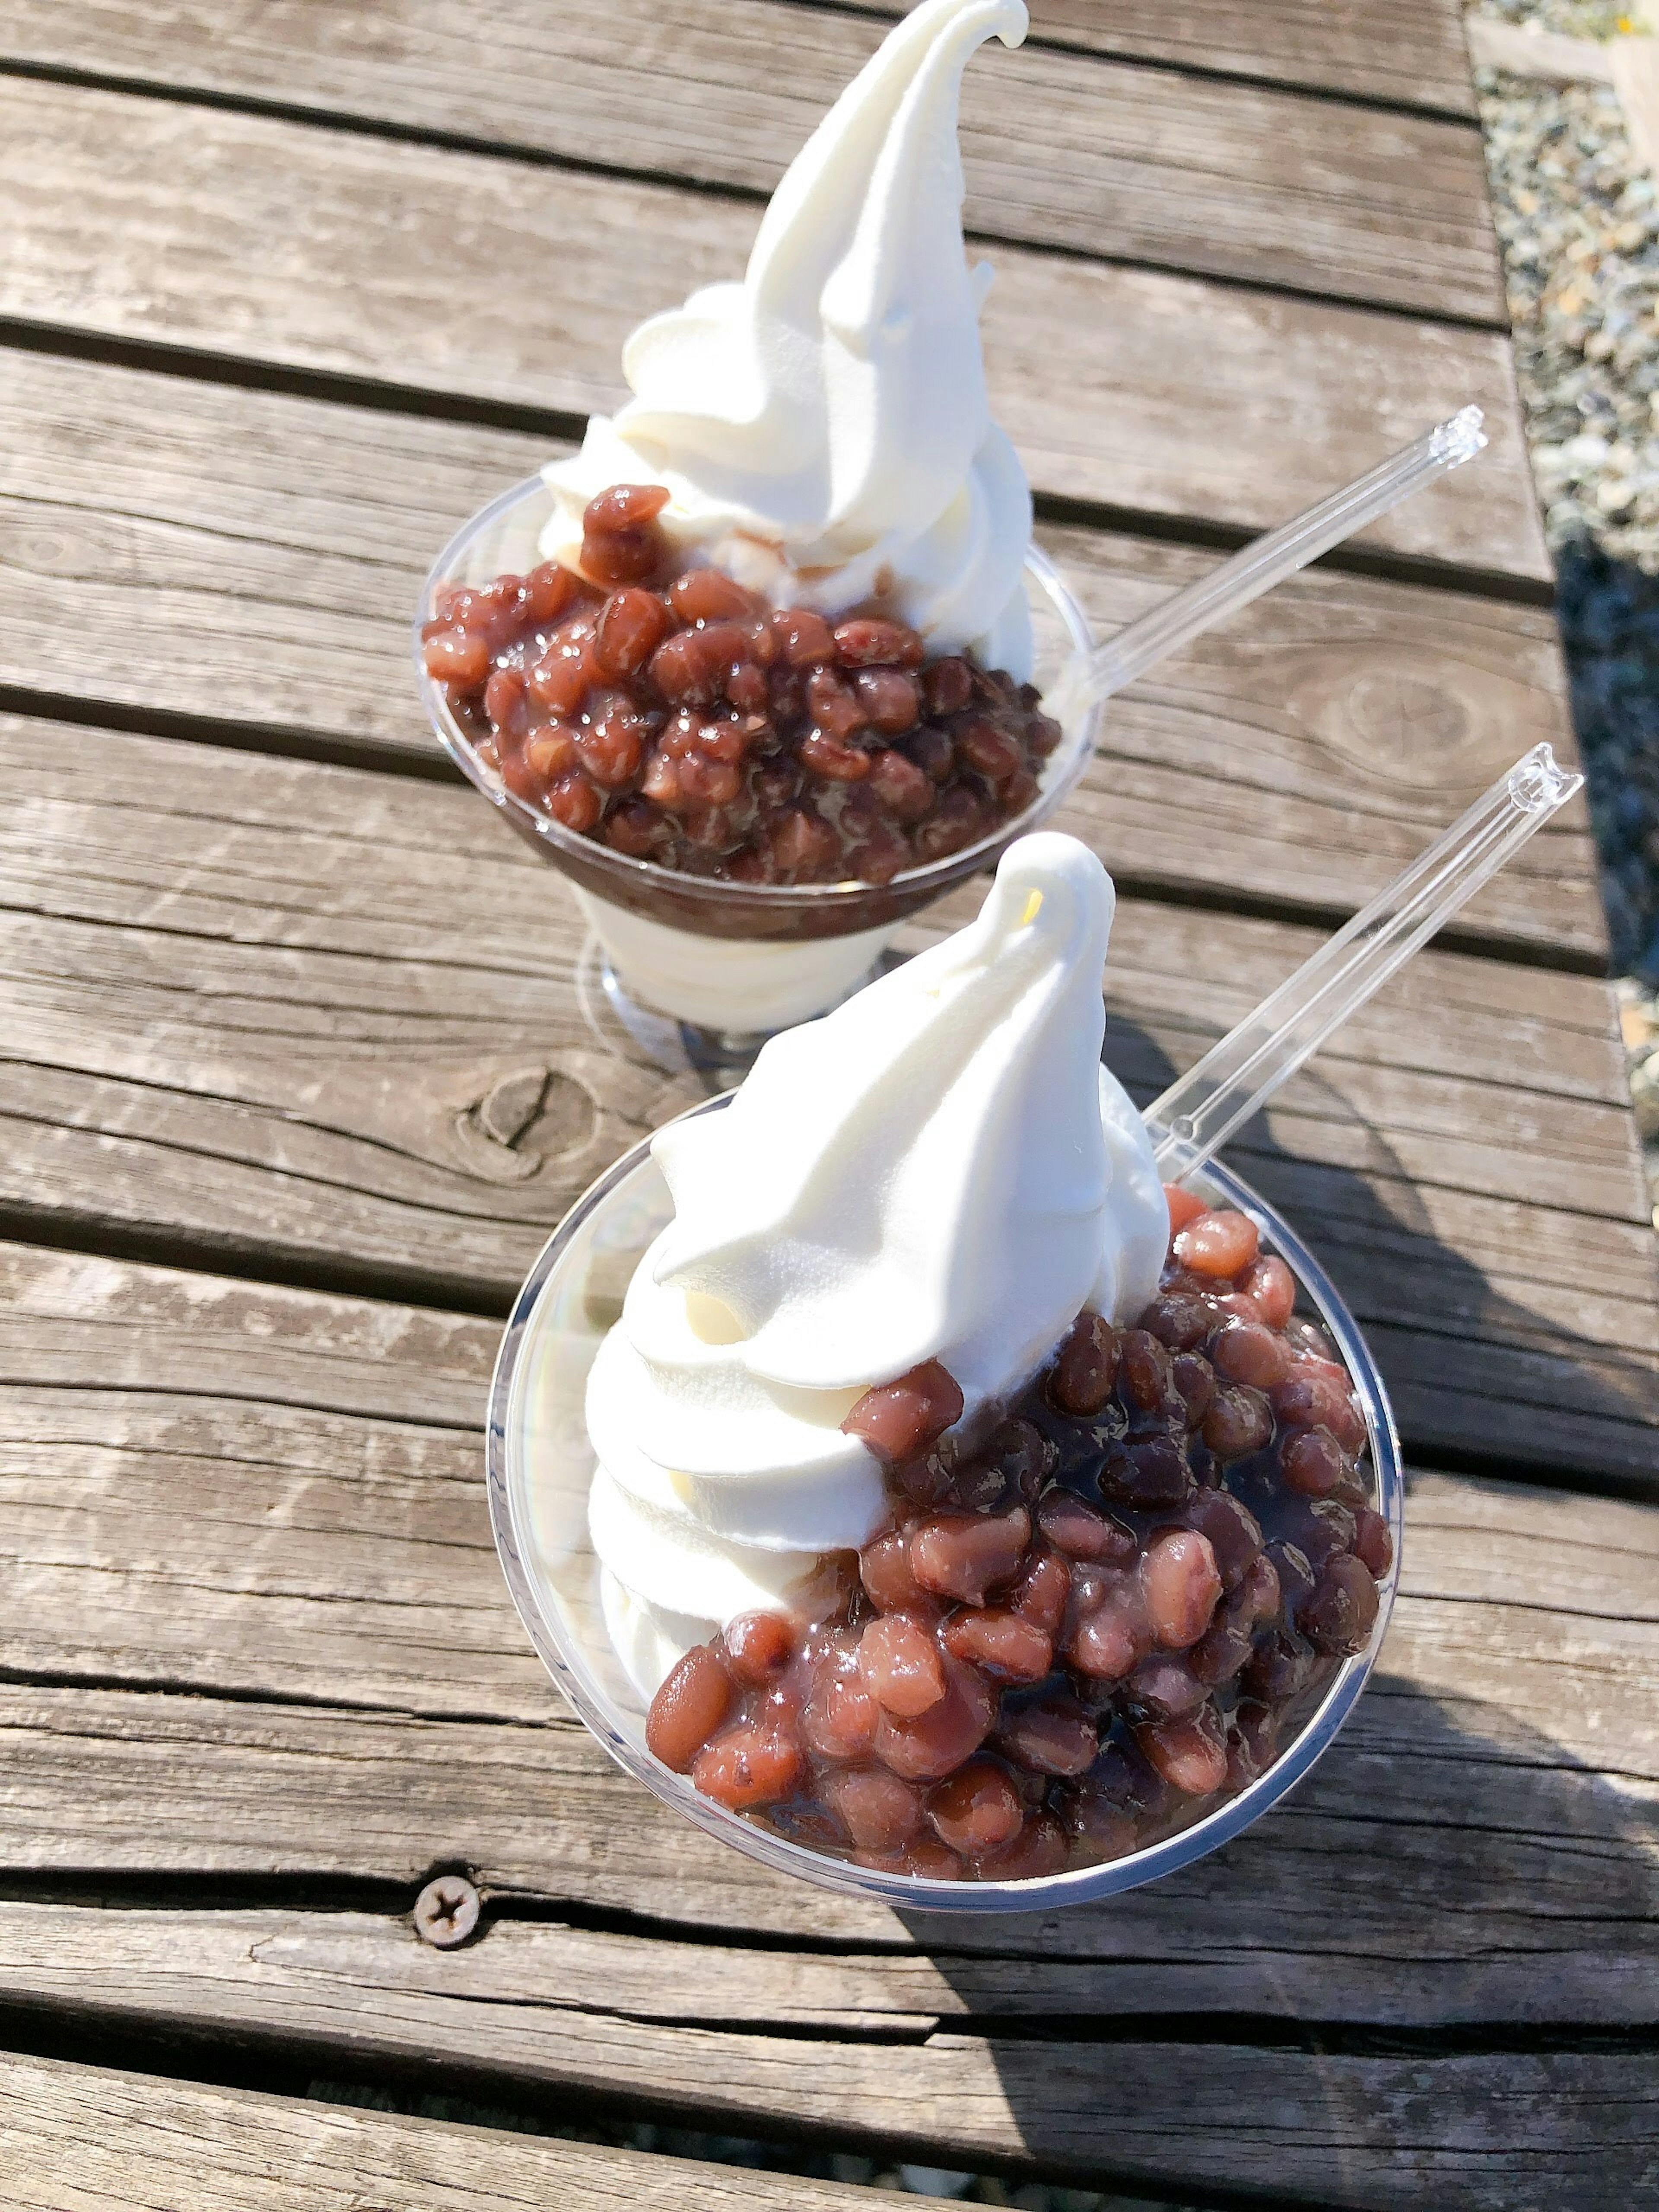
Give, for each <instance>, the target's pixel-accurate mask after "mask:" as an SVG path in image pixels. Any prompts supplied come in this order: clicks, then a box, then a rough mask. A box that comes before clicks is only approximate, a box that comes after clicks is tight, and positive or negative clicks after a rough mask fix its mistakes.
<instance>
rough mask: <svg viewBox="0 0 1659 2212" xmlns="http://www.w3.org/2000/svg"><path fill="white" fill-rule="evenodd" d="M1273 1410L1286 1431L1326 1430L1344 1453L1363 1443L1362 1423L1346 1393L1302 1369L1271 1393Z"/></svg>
mask: <svg viewBox="0 0 1659 2212" xmlns="http://www.w3.org/2000/svg"><path fill="white" fill-rule="evenodd" d="M1273 1410H1274V1412H1275V1413H1277V1414H1278V1415H1279V1419H1280V1420H1281V1421H1283V1422H1284V1423H1285V1425H1286V1427H1291V1428H1309V1429H1314V1428H1322V1429H1328V1431H1330V1433H1331V1435H1332V1436H1333V1437H1335V1439H1336V1441H1337V1443H1340V1444H1341V1445H1342V1446H1343V1447H1344V1448H1345V1449H1346V1450H1349V1451H1358V1449H1359V1447H1360V1445H1361V1444H1363V1443H1364V1441H1365V1419H1364V1414H1363V1413H1361V1412H1360V1410H1359V1408H1358V1407H1357V1406H1356V1405H1355V1404H1354V1402H1353V1400H1352V1397H1351V1396H1350V1395H1348V1392H1347V1390H1346V1388H1345V1387H1344V1385H1343V1384H1342V1383H1336V1382H1333V1381H1331V1380H1330V1379H1329V1377H1328V1376H1324V1375H1321V1374H1317V1373H1312V1372H1310V1371H1309V1370H1306V1369H1305V1368H1295V1367H1293V1368H1292V1369H1291V1372H1290V1374H1289V1376H1287V1377H1286V1379H1285V1381H1284V1382H1283V1383H1279V1385H1278V1386H1277V1388H1276V1389H1274V1390H1273Z"/></svg>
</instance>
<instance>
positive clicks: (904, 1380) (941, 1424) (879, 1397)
mask: <svg viewBox="0 0 1659 2212" xmlns="http://www.w3.org/2000/svg"><path fill="white" fill-rule="evenodd" d="M962 1407H963V1398H962V1391H961V1389H960V1387H959V1386H958V1384H957V1380H956V1377H955V1376H953V1375H952V1374H951V1371H950V1370H949V1369H948V1368H946V1367H943V1366H941V1365H940V1364H939V1361H938V1360H937V1359H925V1360H924V1361H923V1362H922V1364H921V1366H920V1367H913V1368H912V1369H911V1370H910V1371H909V1373H908V1375H901V1376H899V1377H898V1379H897V1381H896V1382H894V1383H877V1384H876V1386H875V1388H874V1389H870V1390H866V1392H865V1394H864V1395H863V1396H862V1397H861V1398H860V1400H859V1401H858V1403H857V1405H856V1406H854V1408H853V1410H852V1412H851V1413H848V1416H847V1419H845V1420H844V1421H843V1422H842V1431H843V1432H844V1433H845V1434H846V1435H848V1436H849V1437H861V1438H862V1439H863V1441H864V1442H865V1443H866V1444H868V1445H869V1447H870V1449H871V1450H872V1452H874V1453H875V1455H876V1456H877V1458H878V1459H879V1460H882V1461H883V1462H885V1464H886V1465H888V1466H892V1465H893V1464H894V1463H895V1462H896V1461H898V1460H903V1459H913V1458H915V1455H917V1454H918V1453H920V1452H925V1451H926V1450H927V1448H928V1446H929V1445H930V1444H934V1443H938V1442H939V1438H940V1437H942V1436H943V1435H944V1434H945V1431H946V1429H948V1428H950V1427H951V1425H952V1424H953V1423H954V1422H957V1421H959V1420H960V1419H962Z"/></svg>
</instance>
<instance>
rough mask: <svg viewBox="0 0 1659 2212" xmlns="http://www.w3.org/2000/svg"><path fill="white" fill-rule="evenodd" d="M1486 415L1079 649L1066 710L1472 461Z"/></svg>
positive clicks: (1152, 662) (1439, 432)
mask: <svg viewBox="0 0 1659 2212" xmlns="http://www.w3.org/2000/svg"><path fill="white" fill-rule="evenodd" d="M1484 420H1485V417H1484V416H1482V414H1481V412H1480V409H1479V408H1478V407H1466V408H1464V410H1462V414H1459V415H1454V416H1452V417H1451V419H1450V421H1449V422H1442V423H1440V424H1439V425H1438V427H1437V428H1435V429H1432V430H1430V431H1428V432H1426V433H1425V435H1423V436H1422V437H1420V438H1419V439H1418V440H1417V441H1415V443H1414V444H1412V445H1409V446H1407V447H1404V449H1403V450H1402V451H1401V452H1400V453H1396V454H1395V456H1394V458H1393V459H1392V460H1388V461H1384V462H1383V463H1382V464H1381V465H1380V466H1379V467H1376V468H1374V469H1372V470H1370V471H1369V472H1368V473H1367V474H1366V475H1364V476H1363V477H1356V478H1355V480H1354V481H1353V483H1351V484H1346V485H1345V486H1344V487H1343V489H1341V490H1340V491H1335V492H1333V493H1332V494H1331V495H1330V497H1329V498H1328V499H1322V500H1321V501H1320V502H1319V504H1318V505H1317V506H1316V507H1310V508H1309V509H1308V510H1307V512H1306V513H1305V514H1298V515H1297V517H1296V519H1295V520H1293V521H1291V522H1286V523H1285V524H1284V525H1282V526H1281V527H1280V528H1279V529H1278V530H1273V531H1269V532H1268V533H1267V536H1266V537H1265V538H1257V539H1256V540H1255V543H1254V544H1249V545H1246V546H1245V547H1244V548H1243V550H1242V551H1240V552H1237V553H1235V554H1234V555H1233V556H1232V558H1231V561H1224V562H1222V563H1221V565H1220V567H1219V568H1212V570H1211V572H1210V574H1208V575H1207V576H1200V579H1199V580H1198V581H1197V583H1195V584H1189V585H1188V587H1187V589H1186V590H1185V591H1184V592H1176V593H1175V595H1174V597H1173V598H1171V599H1166V600H1164V604H1163V605H1161V606H1157V607H1154V608H1153V609H1152V612H1151V613H1150V614H1146V615H1142V616H1141V617H1140V618H1139V621H1138V622H1132V623H1127V624H1126V625H1125V627H1124V628H1123V629H1121V630H1120V631H1119V632H1118V634H1117V635H1116V636H1115V638H1112V639H1110V640H1109V641H1108V643H1106V644H1105V645H1103V646H1101V647H1098V648H1097V650H1096V651H1095V652H1094V653H1091V654H1089V655H1088V657H1087V658H1086V659H1085V658H1083V657H1081V656H1079V659H1076V660H1073V662H1072V663H1071V664H1070V665H1069V666H1068V667H1066V669H1065V670H1064V671H1063V672H1062V674H1061V675H1060V680H1059V684H1057V686H1056V690H1058V691H1060V693H1061V694H1062V695H1063V696H1064V699H1065V703H1066V713H1067V714H1074V713H1075V712H1076V711H1077V710H1078V708H1079V707H1083V706H1086V705H1088V704H1089V703H1090V702H1091V701H1094V700H1100V699H1109V698H1110V697H1111V696H1112V694H1113V693H1114V692H1115V691H1121V690H1123V688H1124V686H1125V685H1126V684H1133V682H1134V681H1135V679H1136V678H1137V677H1139V676H1144V675H1145V674H1146V671H1147V670H1148V669H1149V668H1152V667H1155V666H1156V665H1158V662H1159V661H1160V660H1164V659H1168V657H1169V655H1170V653H1178V652H1179V651H1180V649H1181V647H1182V646H1184V645H1190V644H1191V642H1192V641H1193V640H1194V638H1195V637H1200V636H1202V635H1203V634H1204V632H1205V631H1206V630H1207V629H1213V628H1214V627H1215V625H1216V624H1217V623H1219V622H1225V620H1226V618H1227V617H1228V616H1229V615H1234V614H1237V612H1238V611H1239V609H1240V608H1241V607H1247V606H1249V604H1250V602H1251V600H1252V599H1260V598H1261V595H1262V593H1263V592H1270V591H1272V590H1273V586H1275V585H1277V584H1282V583H1283V582H1284V581H1285V578H1286V577H1287V576H1293V575H1295V574H1296V573H1297V569H1299V568H1306V567H1307V565H1308V563H1309V562H1310V561H1316V560H1317V559H1318V558H1319V556H1320V555H1321V554H1322V553H1328V552H1329V551H1330V550H1331V548H1332V546H1333V545H1340V544H1341V543H1342V541H1343V539H1344V538H1352V535H1353V534H1354V532H1356V531H1357V530H1363V529H1364V527H1365V526H1366V525H1367V524H1368V523H1371V522H1375V521H1376V519H1377V518H1378V516H1379V515H1383V514H1386V513H1388V512H1389V508H1390V507H1397V506H1399V504H1400V502H1401V501H1402V500H1406V499H1409V498H1410V497H1411V496H1412V495H1413V492H1419V491H1421V490H1422V489H1423V488H1424V486H1425V484H1430V483H1433V482H1434V480H1435V479H1436V477H1443V476H1446V475H1449V473H1450V471H1452V470H1453V469H1457V468H1462V465H1463V464H1464V462H1465V461H1472V460H1473V459H1474V457H1475V455H1476V454H1477V453H1479V452H1480V450H1481V448H1482V447H1484V446H1485V444H1486V435H1485V434H1484V432H1483V431H1482V429H1481V428H1480V425H1481V423H1482V422H1483V421H1484Z"/></svg>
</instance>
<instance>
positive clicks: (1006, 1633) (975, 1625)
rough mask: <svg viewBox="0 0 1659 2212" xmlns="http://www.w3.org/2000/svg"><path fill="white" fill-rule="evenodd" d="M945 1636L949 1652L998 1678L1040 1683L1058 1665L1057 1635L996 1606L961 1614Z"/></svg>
mask: <svg viewBox="0 0 1659 2212" xmlns="http://www.w3.org/2000/svg"><path fill="white" fill-rule="evenodd" d="M867 1634H868V1631H867V1630H866V1635H867ZM943 1635H944V1641H945V1650H947V1651H949V1652H951V1653H952V1654H953V1655H954V1656H955V1657H957V1658H958V1659H965V1660H966V1661H967V1662H969V1665H970V1666H975V1667H979V1668H982V1669H983V1670H984V1672H985V1673H986V1674H989V1675H990V1676H992V1678H993V1679H994V1680H998V1681H1004V1682H1040V1681H1041V1680H1042V1678H1043V1676H1044V1675H1045V1674H1047V1673H1048V1669H1049V1668H1050V1667H1052V1666H1053V1664H1054V1641H1053V1638H1051V1637H1048V1636H1045V1635H1044V1634H1043V1632H1042V1630H1041V1629H1040V1628H1038V1627H1037V1626H1036V1624H1035V1622H1033V1621H1030V1620H1026V1619H1025V1618H1024V1615H1023V1614H1021V1613H1015V1612H1006V1613H1005V1612H1001V1611H999V1610H997V1609H995V1608H994V1607H986V1608H983V1609H979V1608H976V1609H975V1611H973V1612H971V1613H957V1615H956V1616H955V1618H954V1619H953V1620H949V1621H947V1622H946V1623H945V1628H944V1631H943Z"/></svg>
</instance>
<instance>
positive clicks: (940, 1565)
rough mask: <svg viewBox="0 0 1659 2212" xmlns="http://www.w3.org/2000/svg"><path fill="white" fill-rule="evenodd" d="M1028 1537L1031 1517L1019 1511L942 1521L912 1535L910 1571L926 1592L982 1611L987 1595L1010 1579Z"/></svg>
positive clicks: (954, 1516) (1019, 1507) (1020, 1507)
mask: <svg viewBox="0 0 1659 2212" xmlns="http://www.w3.org/2000/svg"><path fill="white" fill-rule="evenodd" d="M1030 1534H1031V1516H1030V1514H1029V1513H1028V1512H1027V1511H1026V1510H1025V1508H1024V1506H1023V1505H1017V1506H1016V1507H1015V1508H1014V1510H1013V1511H1012V1513H1003V1514H951V1515H949V1516H939V1518H937V1519H935V1520H931V1521H924V1522H922V1523H921V1526H920V1528H917V1529H916V1531H915V1534H914V1535H912V1537H911V1539H910V1570H911V1572H912V1573H913V1574H914V1575H915V1578H916V1580H917V1581H918V1582H919V1583H921V1586H922V1588H923V1589H930V1590H933V1591H935V1592H936V1593H937V1594H938V1595H939V1596H940V1597H954V1598H959V1599H960V1600H961V1601H962V1602H963V1604H964V1605H983V1604H984V1602H985V1600H986V1597H987V1594H988V1593H989V1592H990V1591H992V1590H994V1589H996V1587H997V1586H998V1584H999V1583H1006V1582H1008V1581H1010V1580H1011V1579H1012V1577H1013V1576H1014V1574H1015V1573H1016V1571H1018V1567H1019V1565H1020V1562H1021V1560H1022V1559H1023V1558H1024V1553H1025V1547H1026V1545H1027V1543H1028V1542H1029V1541H1030Z"/></svg>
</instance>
